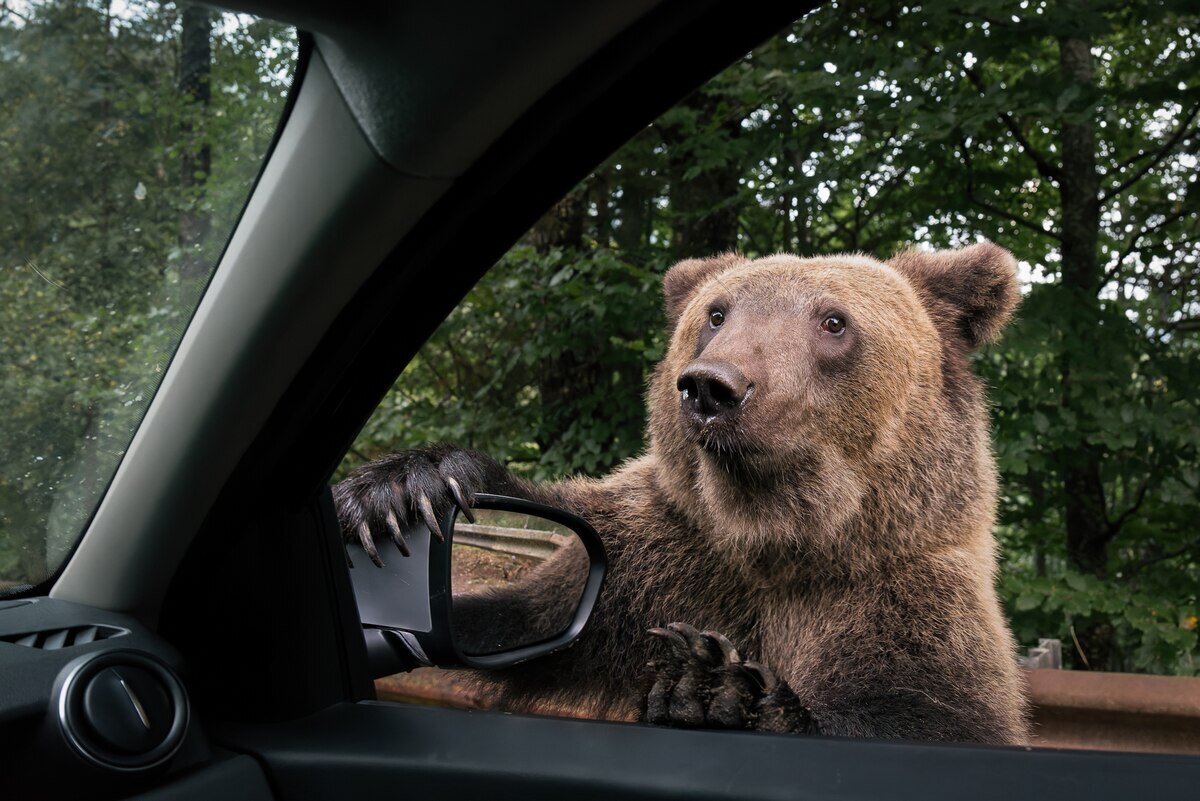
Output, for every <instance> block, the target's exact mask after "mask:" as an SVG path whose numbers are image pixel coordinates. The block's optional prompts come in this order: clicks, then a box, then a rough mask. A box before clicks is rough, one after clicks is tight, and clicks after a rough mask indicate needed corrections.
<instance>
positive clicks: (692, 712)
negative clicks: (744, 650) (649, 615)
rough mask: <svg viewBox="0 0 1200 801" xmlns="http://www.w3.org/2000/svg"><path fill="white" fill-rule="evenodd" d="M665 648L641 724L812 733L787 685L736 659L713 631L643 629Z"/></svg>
mask: <svg viewBox="0 0 1200 801" xmlns="http://www.w3.org/2000/svg"><path fill="white" fill-rule="evenodd" d="M648 633H649V634H650V635H652V636H654V637H658V638H661V639H663V640H665V641H666V643H667V645H668V646H669V653H668V657H667V658H666V659H662V660H655V661H654V662H651V663H650V665H649V666H648V667H649V668H650V669H651V670H652V671H653V673H654V676H655V679H654V683H653V686H652V687H651V688H650V691H649V692H648V693H647V695H646V707H645V716H644V719H645V721H646V722H647V723H652V724H658V725H666V726H680V727H688V728H695V727H708V728H720V729H755V730H764V731H775V732H796V733H805V732H813V731H815V728H814V726H813V724H812V719H811V717H810V715H809V713H808V710H807V709H805V708H804V707H803V706H802V705H801V703H800V700H799V699H798V698H797V697H796V695H795V693H793V692H792V690H791V688H790V687H788V686H787V684H786V683H785V682H783V681H781V680H780V679H779V678H778V677H777V676H776V675H775V674H774V673H773V672H772V671H771V669H770V668H768V667H767V666H766V665H763V664H761V663H759V662H754V661H750V660H744V659H742V657H741V655H740V654H739V653H738V650H737V648H736V647H734V645H733V643H732V642H730V640H729V639H728V638H727V637H725V636H724V635H722V634H720V633H719V632H716V631H700V630H698V629H696V628H695V627H693V626H690V625H688V624H686V623H670V624H668V625H667V626H666V627H655V628H652V629H650V630H649V632H648Z"/></svg>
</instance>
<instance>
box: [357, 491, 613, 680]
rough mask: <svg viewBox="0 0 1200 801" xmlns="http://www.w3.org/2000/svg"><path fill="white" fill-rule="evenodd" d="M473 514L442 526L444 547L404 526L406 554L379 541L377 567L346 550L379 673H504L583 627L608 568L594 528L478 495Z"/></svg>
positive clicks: (564, 515)
mask: <svg viewBox="0 0 1200 801" xmlns="http://www.w3.org/2000/svg"><path fill="white" fill-rule="evenodd" d="M471 513H472V517H473V518H474V522H472V521H470V520H468V519H467V517H466V516H465V515H464V514H463V512H462V511H461V510H459V509H453V510H451V512H450V513H449V514H447V515H446V516H445V518H444V519H443V520H442V521H440V523H441V528H442V531H443V532H444V533H445V540H444V541H443V540H439V539H438V538H437V537H435V536H433V534H432V533H431V532H430V530H429V528H428V527H427V526H425V525H424V524H422V523H418V522H414V523H412V524H410V525H409V527H408V528H407V529H406V530H405V531H404V532H403V534H404V538H405V541H406V542H407V543H408V548H409V555H408V556H401V555H400V554H399V553H398V552H397V551H396V550H395V548H391V547H389V548H385V547H384V542H383V540H382V539H381V540H379V541H377V546H378V548H377V549H378V551H379V552H380V553H383V554H387V553H389V551H390V553H391V556H390V558H387V559H386V563H385V565H384V566H383V567H378V566H376V565H375V564H374V563H373V562H372V561H371V558H370V557H369V556H368V555H367V553H366V551H365V550H364V549H363V548H362V546H361V545H359V544H357V543H348V544H347V545H346V550H347V555H348V557H349V559H350V565H351V568H352V569H351V570H350V579H351V582H352V584H353V586H354V595H355V599H356V600H357V602H358V611H359V617H360V619H361V621H362V626H363V636H364V638H365V639H366V643H367V654H368V658H369V661H370V665H371V671H372V673H373V675H374V676H376V677H380V676H387V675H391V674H393V673H399V672H403V671H407V670H412V669H413V668H416V667H426V666H435V665H436V666H438V667H466V668H476V669H493V668H500V667H507V666H509V665H514V664H517V663H519V662H524V661H526V660H528V659H533V658H535V657H539V656H544V655H545V654H549V653H552V652H554V651H557V650H559V649H561V648H565V647H566V646H568V645H570V644H571V643H572V642H573V641H574V640H575V638H576V637H578V636H579V633H580V632H581V631H582V630H583V628H584V625H585V624H586V623H587V620H588V618H589V617H590V616H591V613H592V609H593V608H594V606H595V603H596V598H597V597H598V596H599V594H600V587H601V585H602V583H603V581H604V573H605V570H606V569H607V560H606V557H605V554H604V546H603V545H602V544H601V542H600V537H599V535H597V534H596V532H595V530H594V529H593V528H592V527H591V526H590V525H588V523H587V522H586V521H584V520H583V519H582V518H580V517H578V516H576V515H573V514H571V513H569V512H566V511H564V510H562V509H557V508H554V507H552V506H546V505H544V504H539V503H534V502H532V501H526V500H523V499H521V498H511V497H508V496H504V495H487V494H479V495H477V496H476V498H475V504H474V506H473V507H472V509H471ZM387 536H388V535H387V534H386V532H384V533H383V538H386V537H387ZM389 545H390V543H389Z"/></svg>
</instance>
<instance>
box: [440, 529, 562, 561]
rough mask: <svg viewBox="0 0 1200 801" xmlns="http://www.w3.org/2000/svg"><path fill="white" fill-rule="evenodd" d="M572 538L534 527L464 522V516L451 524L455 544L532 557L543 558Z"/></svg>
mask: <svg viewBox="0 0 1200 801" xmlns="http://www.w3.org/2000/svg"><path fill="white" fill-rule="evenodd" d="M574 539H575V538H574V537H573V536H571V535H569V534H557V533H554V532H552V531H538V530H537V529H532V528H502V527H500V526H485V525H483V524H481V523H468V522H466V521H465V520H460V521H458V522H456V523H455V524H454V543H455V544H456V545H472V546H474V547H476V548H483V549H484V550H488V551H498V552H500V553H509V554H516V555H518V556H531V557H534V558H536V559H546V558H547V557H549V556H551V555H552V554H554V552H555V551H557V550H558V549H559V548H562V547H565V546H567V545H570V544H571V543H572V542H573V541H574Z"/></svg>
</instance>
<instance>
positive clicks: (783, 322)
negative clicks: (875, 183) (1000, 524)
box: [650, 244, 1018, 553]
mask: <svg viewBox="0 0 1200 801" xmlns="http://www.w3.org/2000/svg"><path fill="white" fill-rule="evenodd" d="M664 297H665V299H666V304H667V315H668V319H669V320H670V321H671V323H672V325H673V332H672V337H671V343H670V346H669V349H668V352H667V355H666V357H665V358H664V360H663V361H662V363H661V364H660V365H659V367H658V369H657V370H656V372H655V374H654V377H653V379H652V383H651V388H650V393H651V402H650V437H651V442H652V449H653V450H654V451H655V453H656V454H658V456H659V458H658V465H659V471H660V478H661V479H662V480H663V483H664V485H665V486H667V487H668V489H669V491H671V489H672V488H673V490H674V491H672V492H671V494H672V495H675V494H676V493H678V495H677V497H678V499H679V502H680V505H681V506H684V508H689V507H690V508H692V509H694V510H695V512H696V515H697V517H698V518H699V517H703V518H704V519H705V520H707V522H708V523H709V526H710V527H711V524H713V523H716V524H717V529H718V530H720V531H726V532H732V533H733V536H731V537H729V538H726V539H723V541H725V542H729V543H730V544H732V545H733V546H734V547H736V548H745V547H746V546H747V544H748V543H747V542H746V540H750V541H751V543H753V542H755V541H757V543H758V544H759V545H763V544H769V543H777V544H784V545H786V546H788V548H790V549H791V550H792V552H793V553H794V552H796V550H795V549H794V548H792V547H791V546H795V545H802V546H803V545H808V546H812V545H813V544H819V543H824V544H825V545H826V546H829V545H832V544H835V543H837V542H841V541H845V540H846V538H847V535H848V534H850V533H853V532H851V531H850V529H853V528H854V522H855V520H856V518H863V517H864V512H865V511H867V510H866V509H865V507H866V506H868V505H873V506H876V507H887V508H886V509H882V508H875V509H872V510H870V511H871V514H869V515H865V517H866V518H869V519H870V521H871V522H870V525H871V526H872V527H873V528H875V529H876V531H875V532H874V533H872V532H863V533H862V535H861V536H865V537H872V536H878V535H879V531H878V529H879V523H880V522H881V521H880V520H879V515H880V514H881V513H883V514H885V515H886V516H889V517H894V516H896V515H897V514H900V515H903V514H905V513H906V512H907V513H909V514H910V516H911V517H912V518H913V520H912V524H911V525H910V526H909V530H908V531H906V532H904V535H903V536H899V537H897V536H895V535H896V534H897V532H892V535H893V536H892V543H891V544H893V545H894V544H897V543H898V540H904V539H906V538H911V539H913V540H914V541H915V540H919V539H922V537H921V533H922V532H920V531H917V530H913V528H914V527H915V528H917V529H920V528H928V529H930V534H929V536H935V537H945V536H947V535H946V533H945V532H947V531H971V530H978V528H979V525H977V524H978V523H984V524H985V528H990V523H988V522H987V521H985V520H981V519H979V518H981V516H982V517H987V516H989V515H990V514H991V511H990V506H991V505H993V504H994V492H995V490H994V484H995V477H994V468H993V467H992V465H991V460H990V454H989V451H988V447H987V437H986V427H985V426H984V424H983V419H984V418H983V401H982V396H981V393H980V390H979V386H978V382H977V381H976V380H975V379H974V377H973V376H972V375H971V373H970V371H969V369H968V365H967V354H968V353H969V351H970V350H971V349H973V348H975V347H978V346H979V345H980V344H982V343H984V342H986V341H989V340H990V339H991V338H994V337H995V336H996V334H997V333H998V332H999V330H1000V328H1001V327H1002V326H1003V324H1004V322H1005V321H1006V320H1007V319H1008V317H1009V316H1010V315H1011V313H1012V310H1013V308H1014V307H1015V304H1016V300H1017V297H1018V295H1017V291H1016V276H1015V265H1014V263H1013V261H1012V258H1011V256H1009V255H1008V253H1007V252H1006V251H1004V250H1002V249H1000V248H998V247H996V246H994V245H990V244H983V245H977V246H974V247H971V248H966V249H963V250H959V251H950V252H939V253H921V252H918V251H911V252H908V253H904V254H901V255H900V256H898V257H896V258H895V259H893V260H892V261H891V262H887V263H885V262H880V261H876V260H874V259H871V258H867V257H864V256H837V257H830V258H809V259H804V258H798V257H795V256H789V255H776V256H771V257H768V258H764V259H758V260H755V261H748V260H745V259H740V258H738V257H735V256H722V257H718V258H716V259H710V260H690V261H687V262H682V263H680V264H679V265H676V266H675V267H673V268H672V269H671V270H670V271H669V272H668V274H667V276H666V277H665V279H664ZM697 489H698V490H699V494H700V496H701V498H702V500H703V503H702V505H701V507H700V508H699V509H696V503H695V495H696V491H697ZM954 494H957V500H956V499H955V498H954V497H953V496H954ZM781 499H782V500H785V501H786V502H784V503H781V502H780V501H781ZM964 499H967V500H965V501H964ZM971 499H979V500H971ZM685 501H686V504H685V503H684V502H685ZM918 504H923V505H925V506H926V508H929V509H933V510H934V514H933V515H930V514H924V515H922V514H919V513H918V510H917V509H915V508H914V507H915V506H916V505H918ZM955 508H958V509H961V510H962V513H963V515H965V516H966V517H967V518H969V519H967V520H963V521H959V522H960V525H954V522H955V521H952V520H949V521H948V520H945V519H938V520H936V521H934V520H931V519H930V518H931V516H932V517H938V518H944V517H945V514H944V510H946V509H950V510H953V509H955ZM889 510H890V511H889ZM697 522H701V521H700V520H698V521H697ZM948 524H949V525H948ZM861 536H860V537H859V539H861ZM718 537H720V535H718ZM924 539H926V540H928V537H925V538H924ZM858 544H860V545H864V546H868V547H874V546H878V545H880V543H875V542H859V543H858ZM899 544H903V543H902V542H900V543H899ZM926 545H928V542H926ZM800 550H801V552H802V551H803V548H802V549H800ZM885 552H886V548H885Z"/></svg>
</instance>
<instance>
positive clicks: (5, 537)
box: [0, 0, 296, 592]
mask: <svg viewBox="0 0 1200 801" xmlns="http://www.w3.org/2000/svg"><path fill="white" fill-rule="evenodd" d="M295 56H296V36H295V32H294V30H292V29H290V28H288V27H285V26H283V25H280V24H277V23H272V22H267V21H263V20H258V19H254V18H252V17H247V16H244V15H233V14H225V13H220V12H217V11H213V10H211V9H207V8H200V7H190V6H179V5H176V4H173V3H172V4H161V5H160V4H158V3H150V2H131V1H128V0H127V1H126V2H96V1H95V0H93V1H91V2H84V1H81V0H65V1H63V0H59V1H57V2H56V1H55V0H50V1H49V2H22V1H21V0H16V2H7V3H4V4H3V5H0V187H2V191H0V316H2V318H3V319H2V322H0V328H2V330H3V331H4V335H3V337H0V406H2V408H3V409H4V412H3V415H0V592H4V591H6V590H11V589H13V588H15V587H20V586H23V585H28V584H37V583H39V582H41V581H43V580H44V579H46V578H48V577H49V576H50V575H52V574H53V573H54V572H55V571H56V570H57V569H58V567H59V565H60V564H61V563H62V561H63V559H64V558H65V557H66V555H67V554H68V553H69V552H70V550H71V548H72V547H73V546H74V544H75V542H76V540H77V539H78V538H79V535H80V533H81V532H82V531H83V529H84V527H85V526H86V524H87V521H88V520H89V518H90V517H91V514H92V512H93V511H94V510H95V508H96V507H97V505H98V504H99V502H100V499H101V497H102V495H103V493H104V491H105V489H106V487H107V486H108V483H109V481H110V480H111V479H112V476H113V474H114V473H115V472H116V469H117V466H118V464H119V463H120V461H121V458H122V456H123V455H124V453H125V450H126V448H127V447H128V446H129V443H130V441H131V440H132V438H133V434H134V431H135V430H136V428H137V426H138V424H139V423H140V421H141V419H142V417H143V415H144V414H145V412H146V409H147V407H148V405H149V403H150V401H151V399H152V398H153V395H154V393H155V391H156V390H157V388H158V385H159V383H160V381H161V380H162V377H163V374H164V372H165V370H166V368H167V365H168V364H169V362H170V360H171V357H172V355H173V354H174V351H175V348H176V347H177V346H178V344H179V341H180V339H181V337H182V334H183V330H184V328H185V327H186V325H187V323H188V321H189V320H190V318H191V315H192V313H193V311H194V310H195V308H196V305H197V304H198V302H199V300H200V297H201V294H202V293H203V291H204V288H205V286H207V284H208V281H209V278H210V276H211V274H212V271H213V269H214V267H215V265H216V263H217V261H218V259H219V257H220V255H221V251H222V249H223V248H224V246H225V243H226V241H227V240H228V239H229V236H230V233H231V232H232V230H233V226H234V224H235V223H236V221H237V219H238V215H239V214H240V212H241V209H242V207H243V206H244V204H245V201H246V198H247V196H248V195H249V192H250V190H251V188H252V187H253V185H254V181H255V177H256V175H257V173H258V171H259V167H260V164H261V162H262V161H263V159H264V157H265V156H266V153H267V151H268V149H269V148H270V145H271V141H272V138H273V136H274V132H275V128H276V126H277V124H278V122H279V119H280V116H281V114H282V112H283V107H284V103H285V101H286V97H287V92H288V89H289V87H290V85H291V80H292V74H293V69H294V63H295Z"/></svg>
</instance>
